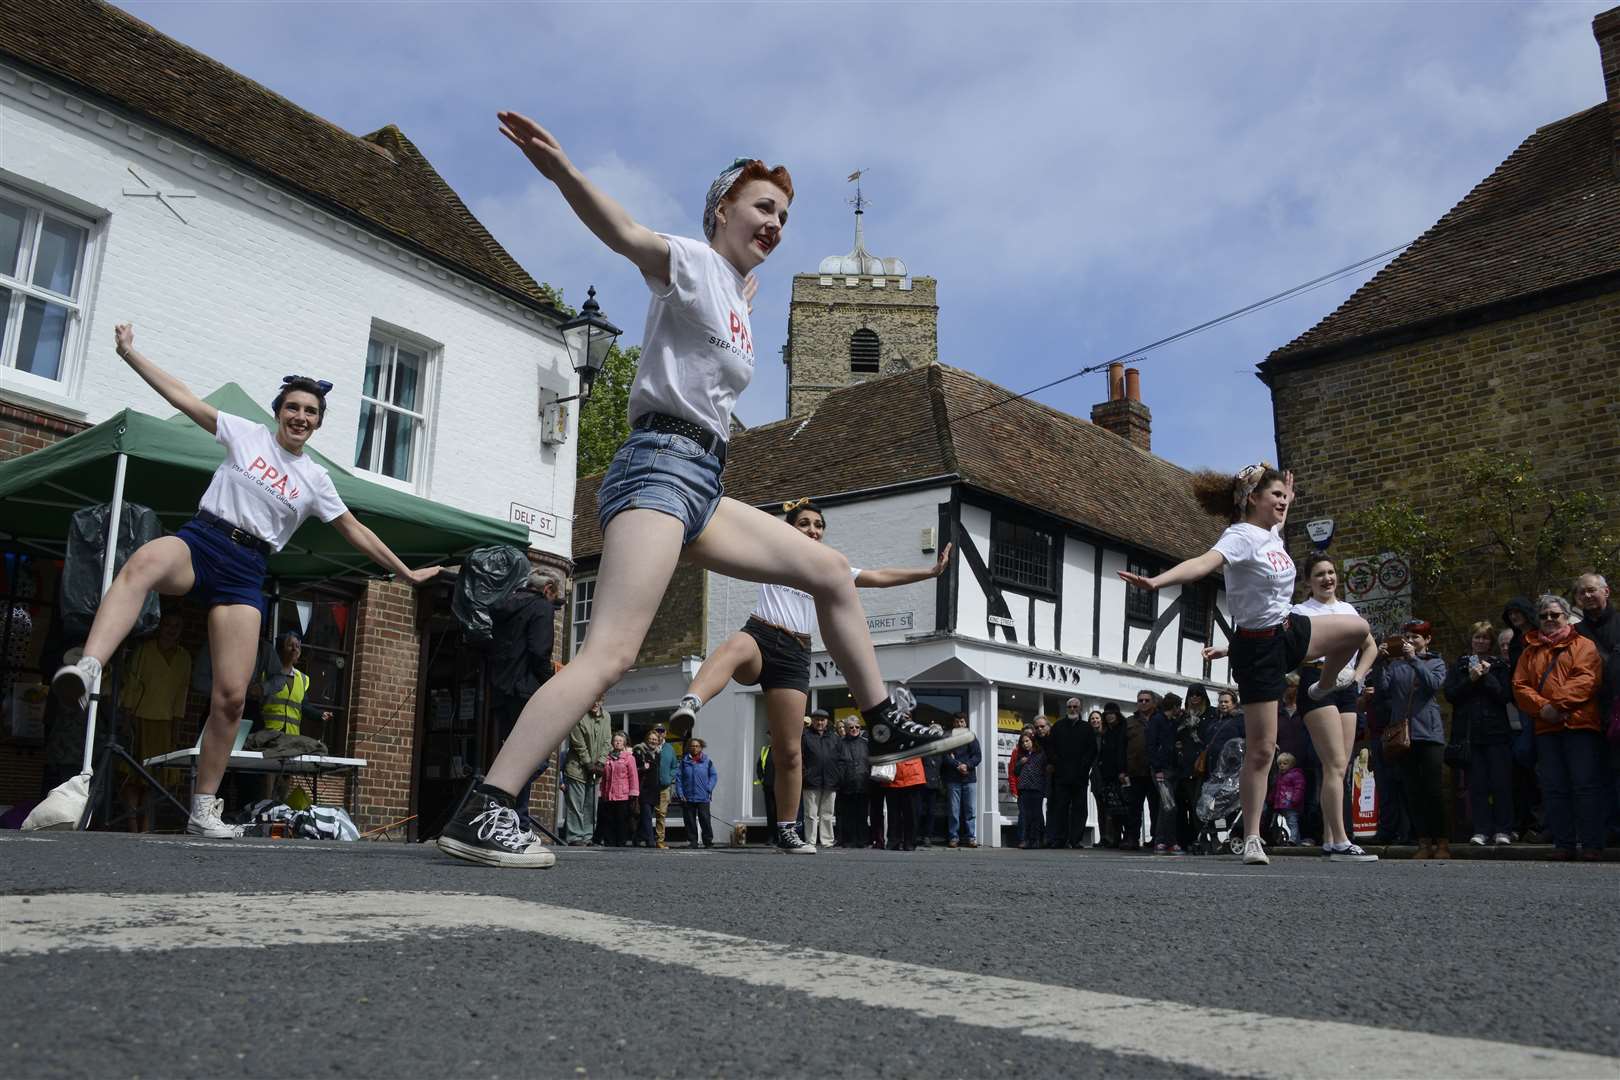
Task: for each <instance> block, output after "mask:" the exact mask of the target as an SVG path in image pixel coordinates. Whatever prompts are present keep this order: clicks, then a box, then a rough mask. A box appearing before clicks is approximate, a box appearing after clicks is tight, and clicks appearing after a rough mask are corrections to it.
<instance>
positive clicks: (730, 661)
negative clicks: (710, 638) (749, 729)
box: [686, 633, 765, 701]
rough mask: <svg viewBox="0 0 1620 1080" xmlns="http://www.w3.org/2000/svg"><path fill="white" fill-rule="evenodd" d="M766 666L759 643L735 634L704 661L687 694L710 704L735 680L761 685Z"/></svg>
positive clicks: (744, 635) (745, 683) (746, 636)
mask: <svg viewBox="0 0 1620 1080" xmlns="http://www.w3.org/2000/svg"><path fill="white" fill-rule="evenodd" d="M764 663H765V661H764V658H763V657H761V656H760V655H759V643H758V642H757V641H755V640H754V639H753V638H751V637H749V636H748V635H747V634H741V633H738V634H732V635H731V636H730V637H728V638H726V640H725V641H724V642H722V643H721V645H720V647H719V648H718V649H716V650H714V652H712V653H710V654H709V655H708V657H707V658H706V659H705V660H704V661H703V666H702V667H700V668H698V670H697V674H696V675H694V676H693V677H692V685H691V686H690V687H688V688H687V691H686V692H687V693H688V694H693V695H695V696H697V697H698V698H701V699H702V700H704V701H709V700H711V699H713V697H714V695H716V694H718V693H719V692H720V691H722V690H724V689H725V688H726V683H728V682H730V681H731V680H732V679H736V680H737V681H738V682H740V683H742V684H743V685H744V686H752V685H753V684H754V683H757V682H759V670H760V668H761V667H762V666H764Z"/></svg>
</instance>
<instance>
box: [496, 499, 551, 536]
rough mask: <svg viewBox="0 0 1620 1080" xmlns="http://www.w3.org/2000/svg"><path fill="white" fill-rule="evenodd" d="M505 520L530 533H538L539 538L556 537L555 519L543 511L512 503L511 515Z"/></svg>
mask: <svg viewBox="0 0 1620 1080" xmlns="http://www.w3.org/2000/svg"><path fill="white" fill-rule="evenodd" d="M507 520H508V521H515V522H517V523H518V524H519V525H522V526H523V527H524V528H526V529H528V530H529V531H530V532H532V533H539V534H540V535H541V536H556V535H557V519H556V518H555V517H553V516H552V515H550V514H548V513H546V512H545V511H544V510H536V509H535V508H534V507H532V506H524V505H523V504H522V503H513V504H512V511H511V515H510V517H508V518H507Z"/></svg>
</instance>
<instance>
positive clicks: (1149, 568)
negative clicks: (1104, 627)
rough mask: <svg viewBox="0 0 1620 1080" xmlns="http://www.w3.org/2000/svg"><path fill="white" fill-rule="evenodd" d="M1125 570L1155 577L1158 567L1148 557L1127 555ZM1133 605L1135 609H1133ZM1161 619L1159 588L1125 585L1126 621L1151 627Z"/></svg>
mask: <svg viewBox="0 0 1620 1080" xmlns="http://www.w3.org/2000/svg"><path fill="white" fill-rule="evenodd" d="M1125 572H1126V573H1128V574H1140V575H1141V576H1142V577H1153V576H1154V575H1155V574H1157V573H1158V572H1159V571H1158V568H1157V567H1156V566H1154V565H1153V563H1151V562H1150V561H1148V560H1147V559H1143V558H1139V557H1137V556H1135V555H1127V556H1125ZM1133 607H1134V609H1135V610H1133ZM1158 621H1159V592H1158V590H1157V589H1139V588H1137V587H1136V586H1135V585H1131V584H1129V583H1127V584H1126V585H1125V622H1126V623H1127V624H1128V625H1130V626H1148V627H1151V626H1152V625H1153V624H1154V623H1156V622H1158Z"/></svg>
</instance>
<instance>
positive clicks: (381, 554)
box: [51, 323, 439, 838]
mask: <svg viewBox="0 0 1620 1080" xmlns="http://www.w3.org/2000/svg"><path fill="white" fill-rule="evenodd" d="M114 335H115V338H116V341H117V346H118V355H119V356H120V357H122V358H123V360H124V362H125V363H126V364H128V365H129V366H130V367H132V368H134V369H135V373H136V374H137V375H139V376H140V377H141V378H142V379H145V380H146V382H147V384H148V385H150V386H151V387H152V389H154V390H156V391H157V392H158V393H159V394H161V395H163V399H164V400H165V401H167V402H168V403H169V404H170V405H173V406H174V407H175V408H176V409H179V410H180V411H181V412H183V413H185V414H186V416H188V417H190V418H191V419H192V420H193V421H195V422H196V424H197V426H198V427H200V428H202V429H203V430H204V431H206V432H208V433H209V434H210V435H212V436H213V437H214V438H215V440H216V441H218V442H219V444H220V445H221V446H223V447H224V448H225V461H224V462H223V463H222V464H221V465H220V467H219V468H218V469H216V470H215V471H214V478H213V480H212V481H211V482H210V483H209V485H208V490H207V491H206V492H205V493H204V494H203V497H202V502H201V504H199V506H198V509H197V516H196V517H195V518H193V519H192V520H191V521H188V522H187V523H186V524H185V525H182V526H181V527H180V531H179V533H178V534H177V535H175V536H163V537H159V538H158V539H156V540H153V541H151V542H149V543H146V544H142V545H141V546H140V547H139V548H138V549H137V550H136V551H135V553H134V554H132V555H131V556H130V557H129V561H128V562H126V563H125V564H124V568H123V569H122V570H120V571H119V572H118V576H117V577H116V578H114V579H113V583H112V587H111V588H109V589H108V590H107V595H106V596H104V597H102V599H101V606H100V607H98V608H97V609H96V617H95V621H94V622H92V623H91V625H90V637H89V640H87V641H86V642H85V643H84V656H83V657H82V658H81V659H80V660H79V661H78V662H77V663H75V664H69V665H67V666H65V667H63V668H61V669H60V670H59V671H57V673H56V675H55V676H54V677H53V678H52V680H51V683H52V688H53V689H54V690H55V692H56V694H57V696H58V698H60V699H61V700H62V701H63V702H64V703H67V704H72V703H77V704H78V705H79V706H80V707H81V708H82V707H84V706H85V705H86V704H87V703H88V702H89V698H90V695H91V694H93V693H96V692H97V690H98V689H99V687H100V683H101V669H102V666H103V665H105V664H106V663H107V660H108V659H109V658H110V657H111V656H112V654H113V653H114V652H115V651H116V650H117V649H118V646H119V644H120V643H121V642H122V641H123V640H124V637H125V636H126V635H127V634H128V633H129V631H130V628H131V627H133V626H134V625H135V619H136V617H137V616H138V615H139V614H140V610H141V605H142V604H143V603H144V602H145V600H146V594H147V593H148V592H152V591H154V590H155V591H157V592H159V593H162V594H163V595H165V596H191V597H193V598H194V599H196V600H197V601H198V602H199V603H201V604H203V605H204V606H206V607H207V608H208V648H209V652H210V654H211V655H212V656H213V659H214V681H213V690H212V694H211V697H210V699H209V708H208V722H207V725H206V726H205V727H204V728H203V737H202V752H201V753H200V754H198V756H197V780H196V786H195V787H194V788H193V789H192V795H191V817H190V819H189V820H188V821H187V822H186V831H187V832H190V833H194V834H196V835H198V836H209V837H215V838H222V837H228V836H234V835H236V830H235V829H233V828H232V827H231V826H229V825H226V824H225V823H224V822H223V821H221V820H220V811H221V809H222V804H221V803H220V801H219V800H218V799H216V798H215V793H216V792H218V791H219V782H220V780H221V779H222V778H223V777H224V775H225V765H226V763H227V762H228V761H229V760H230V754H231V744H232V743H233V742H234V741H235V739H236V728H237V722H238V721H239V720H241V718H242V702H243V700H244V699H245V697H246V696H247V686H248V680H249V679H250V678H251V677H252V674H253V664H254V661H255V660H256V659H257V658H258V655H259V623H260V621H261V619H262V617H263V613H264V577H265V558H266V556H268V555H271V554H274V553H275V552H277V551H280V550H281V549H282V547H283V546H285V545H286V543H287V541H288V540H290V539H291V538H292V535H293V533H294V532H296V531H297V529H298V526H299V525H301V524H303V521H304V519H305V518H307V517H309V516H310V515H312V514H313V515H315V516H316V517H319V518H320V519H321V520H322V521H325V522H327V523H328V524H330V525H331V526H332V527H333V528H334V529H336V530H337V531H338V533H339V534H340V535H342V537H343V538H344V539H345V540H347V541H348V542H349V543H351V544H353V545H354V546H355V548H356V549H357V550H359V551H361V552H363V553H364V554H365V555H367V556H369V557H370V558H371V559H372V561H374V562H376V563H377V564H379V565H380V566H383V567H386V568H387V569H389V570H391V571H393V572H394V573H395V574H398V575H399V576H400V577H401V578H403V579H405V580H406V581H409V582H411V583H412V584H415V585H420V584H422V583H424V582H426V581H429V580H431V579H432V578H433V577H434V576H435V575H436V574H438V572H439V571H438V568H437V567H428V568H424V569H421V570H412V569H411V568H410V567H408V566H406V565H405V564H404V563H403V562H401V561H400V560H399V557H398V556H397V555H395V554H394V553H393V552H392V551H390V550H389V549H388V545H386V544H384V543H383V542H382V540H380V539H378V537H377V534H376V533H374V532H372V531H371V530H370V529H368V528H367V527H366V526H364V525H362V524H361V523H360V522H359V520H357V519H356V518H355V516H354V515H353V514H352V513H350V512H349V508H348V507H346V506H344V505H343V500H342V499H340V498H339V497H338V493H337V489H336V488H334V487H333V486H332V478H331V477H330V476H328V475H327V472H326V470H325V469H324V468H322V467H321V465H320V464H319V463H317V462H316V461H315V460H314V459H313V458H311V457H310V456H309V455H307V454H305V453H304V445H305V443H307V442H308V441H309V438H310V436H312V435H314V434H315V432H316V431H317V430H318V429H319V428H320V426H321V421H322V420H323V419H325V417H326V394H327V391H329V390H331V388H332V384H331V383H328V382H322V381H317V380H315V379H306V378H304V377H303V376H302V375H289V376H287V377H286V378H285V379H283V380H282V381H281V383H282V385H281V390H280V392H279V393H278V394H277V395H276V399H275V401H274V402H273V403H272V406H271V408H272V409H273V411H274V412H275V417H276V427H275V430H274V431H271V430H270V429H269V428H265V427H263V426H261V425H259V424H255V423H253V422H252V421H251V420H244V419H242V418H241V417H239V416H233V415H231V414H230V413H226V412H221V411H220V410H219V409H217V408H215V407H214V406H213V405H210V404H209V403H208V402H206V401H204V400H202V399H201V398H199V397H198V396H197V395H196V394H194V393H192V391H191V388H190V387H188V386H186V384H185V383H183V382H181V381H180V380H179V379H177V378H175V377H174V376H173V375H170V374H169V373H168V372H166V371H164V370H163V369H162V368H160V367H158V366H157V365H156V364H154V363H153V362H152V361H150V360H148V359H147V358H146V357H144V356H142V355H141V354H140V353H138V352H136V351H135V330H134V328H133V327H132V326H130V324H128V323H122V324H120V325H119V326H118V327H117V329H116V330H115V331H114Z"/></svg>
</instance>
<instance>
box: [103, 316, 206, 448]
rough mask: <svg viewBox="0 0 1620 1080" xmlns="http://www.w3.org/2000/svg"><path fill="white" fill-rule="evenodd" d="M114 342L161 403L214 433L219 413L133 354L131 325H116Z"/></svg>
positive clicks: (178, 382)
mask: <svg viewBox="0 0 1620 1080" xmlns="http://www.w3.org/2000/svg"><path fill="white" fill-rule="evenodd" d="M113 339H114V340H115V341H116V342H117V344H118V355H119V357H120V358H121V359H122V360H123V361H124V363H126V364H128V365H129V366H130V367H132V368H134V369H135V374H137V375H139V376H140V377H141V378H143V379H145V380H146V383H147V385H148V386H150V387H151V388H152V389H154V390H156V391H157V392H158V393H159V394H162V395H163V400H164V401H167V402H168V403H169V404H170V405H173V406H174V407H175V408H177V409H179V410H180V411H181V412H183V413H185V414H186V415H187V416H189V417H191V419H192V420H194V421H195V422H196V424H197V426H198V427H200V428H202V429H203V430H204V431H206V432H208V434H210V435H212V434H214V428H215V426H216V425H217V424H218V423H219V410H218V409H216V408H214V407H213V406H212V405H210V404H208V402H206V401H204V400H203V399H202V398H200V397H198V396H197V395H196V393H194V392H193V391H192V389H191V387H189V386H187V385H186V384H185V383H183V382H181V381H180V380H179V379H177V378H175V377H174V376H173V375H170V374H169V373H168V372H167V371H164V370H163V369H162V368H160V367H158V366H157V365H156V364H154V363H152V361H150V360H148V359H147V358H146V357H145V356H142V355H141V354H140V353H138V352H136V351H135V327H134V326H133V325H132V324H130V323H119V324H118V325H117V327H115V328H114V329H113Z"/></svg>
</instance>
